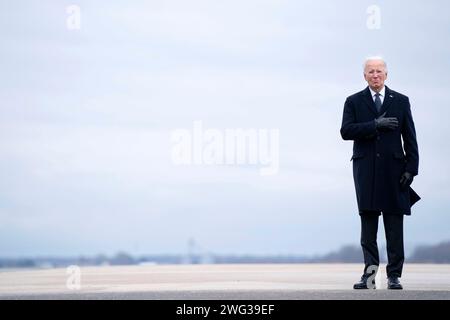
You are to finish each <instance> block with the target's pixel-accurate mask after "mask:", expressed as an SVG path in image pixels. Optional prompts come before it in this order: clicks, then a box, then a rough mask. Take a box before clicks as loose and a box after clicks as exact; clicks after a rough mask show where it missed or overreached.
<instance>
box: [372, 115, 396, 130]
mask: <svg viewBox="0 0 450 320" xmlns="http://www.w3.org/2000/svg"><path fill="white" fill-rule="evenodd" d="M385 115H386V112H385V113H383V114H382V115H381V116H379V117H378V118H376V119H375V125H376V127H377V129H381V130H383V129H384V130H395V129H397V128H398V120H397V118H395V117H391V118H385V117H384V116H385Z"/></svg>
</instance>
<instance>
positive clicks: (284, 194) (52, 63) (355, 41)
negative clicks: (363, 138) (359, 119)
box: [0, 0, 450, 256]
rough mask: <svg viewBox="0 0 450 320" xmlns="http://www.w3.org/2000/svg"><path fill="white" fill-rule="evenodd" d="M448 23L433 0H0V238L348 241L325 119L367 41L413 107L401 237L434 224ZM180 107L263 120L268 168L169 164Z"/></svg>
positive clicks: (152, 249)
mask: <svg viewBox="0 0 450 320" xmlns="http://www.w3.org/2000/svg"><path fill="white" fill-rule="evenodd" d="M71 4H74V5H77V6H79V8H80V10H81V11H80V14H81V15H80V17H81V20H80V22H81V24H80V26H81V28H80V29H70V28H68V27H67V19H69V18H70V17H73V15H71V14H70V13H67V11H66V9H67V7H68V6H69V5H71ZM370 5H377V6H378V7H379V8H380V12H381V16H380V18H381V20H380V28H379V29H370V28H368V25H367V19H368V18H370V16H371V15H370V14H368V13H367V9H368V7H369V6H370ZM449 31H450V4H449V3H448V1H426V2H425V1H408V2H406V1H360V0H358V1H356V0H352V1H332V0H328V1H324V0H319V1H294V0H284V1H283V0H282V1H275V0H239V1H238V0H228V1H212V0H208V1H206V0H190V1H182V0H164V1H163V0H149V1H126V2H124V1H95V2H93V1H70V2H69V1H1V2H0V39H1V50H0V87H1V90H0V101H1V103H0V137H1V138H0V168H1V169H0V170H1V172H0V256H24V255H77V254H97V253H106V254H113V253H115V252H117V251H118V250H125V251H127V252H129V253H132V254H145V253H184V252H185V251H186V250H187V241H188V239H189V238H191V237H192V238H195V240H196V241H197V242H198V243H199V244H200V246H201V248H202V250H204V251H208V252H212V253H218V254H226V253H236V254H239V253H253V254H315V253H325V252H328V251H330V250H334V249H337V248H339V247H340V246H342V245H344V244H358V242H359V234H360V231H359V216H358V214H357V206H356V198H355V194H354V187H353V180H352V171H351V162H350V161H349V160H350V156H351V148H352V143H351V142H348V141H343V140H342V139H341V137H340V134H339V129H340V125H341V117H342V108H343V103H344V101H345V98H346V97H347V96H348V95H350V94H352V93H354V92H357V91H360V90H362V89H363V88H364V87H365V86H366V83H365V82H364V79H363V76H362V63H363V60H364V58H365V57H366V56H369V55H382V56H384V57H385V59H386V60H387V63H388V67H389V76H388V80H387V83H386V84H387V85H388V86H389V87H390V88H392V89H394V90H396V91H399V92H401V93H403V94H406V95H408V96H409V97H410V101H411V104H412V108H413V116H414V119H415V123H416V130H417V135H418V143H419V150H420V157H421V158H420V169H419V176H418V177H416V179H415V181H414V184H413V186H414V188H415V190H416V191H417V192H418V193H419V194H420V195H421V196H422V198H423V200H422V201H420V202H419V203H418V204H417V205H415V206H414V207H413V214H412V216H411V217H407V218H406V220H405V221H406V222H405V242H406V246H407V250H408V249H411V248H412V247H413V246H414V245H416V244H421V243H436V242H439V241H443V240H449V239H450V233H449V225H450V216H449V209H450V197H449V196H450V170H449V165H448V161H449V160H448V159H449V158H450V145H449V139H450V125H449V119H450V110H449V109H450V108H449V107H450V96H449V88H450V80H449V76H448V74H447V72H448V71H449V70H450V68H449V67H450V59H449V58H450V42H449V41H448V39H449ZM196 120H199V121H202V124H203V126H204V127H205V128H214V129H217V130H221V131H224V130H225V129H226V128H255V129H278V130H279V132H280V140H279V142H280V149H279V150H280V155H279V156H280V168H279V172H278V174H276V175H272V176H261V175H260V174H259V171H258V167H257V166H254V165H228V166H223V165H212V166H207V165H200V166H176V165H174V164H173V162H172V159H171V148H172V143H171V140H170V135H171V133H172V132H173V131H174V130H176V129H179V128H185V129H188V130H191V129H192V127H193V122H194V121H196ZM382 232H383V229H382V223H380V234H379V239H380V242H383V240H382V239H383V238H384V234H383V233H382Z"/></svg>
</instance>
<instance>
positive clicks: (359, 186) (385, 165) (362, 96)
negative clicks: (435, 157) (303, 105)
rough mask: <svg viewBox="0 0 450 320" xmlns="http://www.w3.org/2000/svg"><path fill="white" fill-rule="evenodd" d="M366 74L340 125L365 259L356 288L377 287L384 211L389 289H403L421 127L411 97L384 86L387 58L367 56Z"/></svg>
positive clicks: (414, 198)
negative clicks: (406, 222)
mask: <svg viewBox="0 0 450 320" xmlns="http://www.w3.org/2000/svg"><path fill="white" fill-rule="evenodd" d="M364 78H365V80H366V81H367V83H368V87H367V88H366V89H364V90H363V91H361V92H358V93H356V94H353V95H351V96H349V97H348V98H347V100H346V101H345V105H344V113H343V117H342V126H341V135H342V138H343V139H344V140H353V156H352V158H351V160H352V161H353V179H354V182H355V189H356V199H357V203H358V209H359V215H360V218H361V247H362V250H363V255H364V264H365V267H364V272H363V276H362V277H361V280H360V281H359V282H357V283H356V284H355V285H354V289H368V288H374V287H375V286H374V282H373V278H374V274H375V273H376V271H377V268H378V266H379V262H380V260H379V255H378V246H377V231H378V217H379V216H380V215H381V214H382V215H383V222H384V228H385V235H386V244H387V256H388V264H387V267H386V272H387V278H388V288H389V289H402V285H401V283H400V280H399V278H400V277H401V276H402V269H403V263H404V245H403V217H404V215H410V214H411V206H412V205H413V204H414V203H415V202H417V201H418V200H419V199H420V197H419V196H418V195H417V194H416V193H415V192H414V190H413V189H412V188H411V187H410V185H411V183H412V181H413V177H414V176H416V175H417V174H418V168H419V151H418V147H417V140H416V131H415V126H414V121H413V117H412V113H411V106H410V103H409V99H408V97H407V96H405V95H403V94H400V93H398V92H396V91H394V90H391V89H389V88H388V87H387V86H385V85H384V82H385V80H386V78H387V66H386V63H385V61H384V60H383V59H382V58H380V57H372V58H368V59H367V60H366V62H365V64H364ZM402 139H403V143H402ZM369 279H370V280H371V281H368V280H369Z"/></svg>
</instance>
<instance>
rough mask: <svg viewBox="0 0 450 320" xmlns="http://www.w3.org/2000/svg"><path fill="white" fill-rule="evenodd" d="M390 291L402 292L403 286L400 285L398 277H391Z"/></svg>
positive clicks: (389, 279) (389, 282) (389, 280)
mask: <svg viewBox="0 0 450 320" xmlns="http://www.w3.org/2000/svg"><path fill="white" fill-rule="evenodd" d="M388 289H392V290H402V289H403V286H402V284H401V283H400V280H399V279H398V277H389V278H388Z"/></svg>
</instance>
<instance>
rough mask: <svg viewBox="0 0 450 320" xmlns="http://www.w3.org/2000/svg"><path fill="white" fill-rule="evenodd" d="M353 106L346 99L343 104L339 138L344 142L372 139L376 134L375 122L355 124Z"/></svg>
mask: <svg viewBox="0 0 450 320" xmlns="http://www.w3.org/2000/svg"><path fill="white" fill-rule="evenodd" d="M354 108H355V105H354V103H353V102H352V101H351V100H350V99H349V98H347V100H345V104H344V114H343V116H342V126H341V136H342V139H344V140H364V139H373V138H374V137H376V136H377V134H378V132H377V129H376V126H375V121H374V120H372V121H367V122H356V118H355V110H354Z"/></svg>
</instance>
